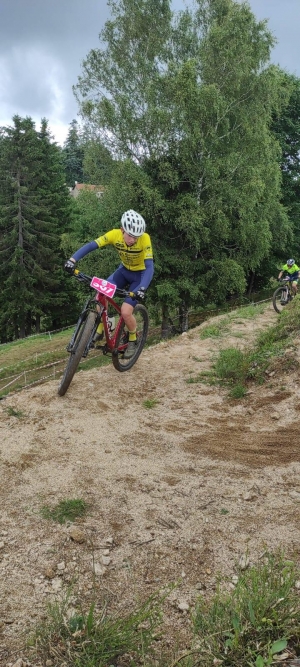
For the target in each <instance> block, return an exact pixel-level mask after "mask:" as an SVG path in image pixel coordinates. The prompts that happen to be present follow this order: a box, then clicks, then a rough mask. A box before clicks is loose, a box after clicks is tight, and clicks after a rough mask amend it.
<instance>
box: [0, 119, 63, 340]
mask: <svg viewBox="0 0 300 667" xmlns="http://www.w3.org/2000/svg"><path fill="white" fill-rule="evenodd" d="M68 219H69V199H68V191H67V188H66V187H65V185H64V173H63V169H62V166H61V164H60V162H59V149H58V147H57V146H56V145H55V144H54V143H51V141H50V137H49V133H48V129H47V122H46V121H42V128H41V132H37V131H36V129H35V124H34V122H33V120H32V119H31V118H25V119H22V118H20V117H19V116H14V118H13V126H11V127H6V128H4V130H3V132H2V141H1V153H0V259H1V262H0V279H1V286H2V289H1V293H0V324H1V332H2V333H1V335H2V340H3V338H4V339H5V340H10V339H12V338H23V337H24V336H26V335H28V334H30V333H31V331H32V327H34V329H35V330H39V328H40V319H41V317H43V316H47V317H48V319H49V320H50V321H51V320H53V319H55V313H56V309H57V307H58V306H59V304H60V303H61V302H62V301H64V303H65V306H66V304H67V303H68V302H69V301H70V299H69V296H68V294H67V293H66V290H64V292H63V289H64V288H63V281H64V279H63V277H62V268H61V267H62V266H63V257H62V252H61V249H60V245H61V234H62V232H63V231H64V229H65V228H66V225H67V221H68ZM67 289H68V288H67Z"/></svg>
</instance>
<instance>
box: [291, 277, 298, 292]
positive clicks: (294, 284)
mask: <svg viewBox="0 0 300 667" xmlns="http://www.w3.org/2000/svg"><path fill="white" fill-rule="evenodd" d="M297 283H298V281H297V280H293V282H292V290H293V294H294V295H296V294H297V290H298V287H297Z"/></svg>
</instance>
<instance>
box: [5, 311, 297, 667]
mask: <svg viewBox="0 0 300 667" xmlns="http://www.w3.org/2000/svg"><path fill="white" fill-rule="evenodd" d="M277 317H278V316H277V315H276V314H275V312H274V311H273V310H272V308H271V306H269V305H268V306H267V308H266V310H265V312H264V314H262V315H259V316H257V317H255V318H252V319H243V318H242V316H241V317H239V316H237V317H236V318H235V319H233V320H232V324H231V326H230V330H229V331H227V332H225V333H224V335H223V336H221V337H218V338H207V339H204V340H202V339H201V338H200V332H201V329H202V328H203V327H204V326H206V324H203V325H201V327H198V328H197V329H193V330H191V331H190V332H188V333H187V334H183V335H182V336H180V337H178V338H176V339H173V340H171V341H168V342H165V343H161V344H159V345H157V346H154V347H151V348H148V349H147V350H145V351H144V352H143V354H142V356H141V357H140V359H139V361H138V362H137V364H136V366H135V367H134V368H133V369H132V370H131V371H130V372H128V373H122V374H119V373H118V372H117V371H115V369H114V368H113V366H112V365H110V366H107V367H103V368H101V369H99V370H95V369H94V370H90V371H84V372H83V371H81V372H79V373H77V374H76V376H75V378H74V380H73V382H72V384H71V386H70V389H69V391H68V392H67V394H66V395H65V396H64V397H59V396H58V395H57V383H55V382H53V381H51V382H49V383H47V384H44V385H41V386H39V387H35V388H31V389H29V390H25V391H23V392H19V393H16V394H14V395H11V396H9V397H7V398H6V399H5V400H3V401H1V403H0V466H1V479H2V484H1V488H0V497H1V523H0V573H1V578H0V591H1V595H0V664H1V665H3V666H4V667H7V666H8V665H17V666H18V667H23V666H25V665H27V664H29V663H30V664H31V665H34V667H35V666H36V665H37V664H38V662H35V661H34V658H33V657H32V656H31V657H30V651H29V649H28V648H27V646H26V639H27V637H28V633H29V632H30V631H31V630H32V629H33V628H34V627H35V624H36V623H39V622H40V621H42V620H43V619H44V618H45V616H46V612H47V605H48V603H49V602H51V601H52V602H53V601H54V600H59V599H63V598H64V597H65V596H66V594H67V591H71V593H70V596H71V597H70V605H71V607H72V608H74V609H77V608H78V605H79V604H80V605H83V607H84V608H88V606H89V604H90V602H91V600H92V599H94V598H95V596H96V601H97V606H98V607H99V608H100V607H101V606H102V605H103V604H105V605H106V606H107V610H108V612H113V613H122V612H123V611H124V609H127V610H128V609H130V608H134V607H135V606H136V604H137V603H138V602H139V601H140V600H144V599H145V598H146V597H147V596H149V595H150V594H151V593H152V592H153V591H157V590H159V589H161V588H163V587H164V586H165V585H166V584H169V583H172V582H177V586H176V587H175V588H174V589H173V590H172V592H171V593H170V594H169V596H168V597H167V599H166V602H165V607H164V633H165V640H164V642H165V645H166V646H169V647H170V646H173V647H174V649H175V648H176V647H179V648H180V649H182V648H184V647H185V646H186V645H188V642H189V627H190V625H189V613H190V611H191V610H192V609H193V605H194V603H195V600H196V598H197V596H199V594H200V593H202V594H204V595H209V594H210V593H211V592H212V591H213V590H214V588H215V584H216V578H217V576H218V575H219V573H221V574H222V575H226V576H228V577H229V581H231V580H232V578H233V581H234V576H235V575H236V572H237V570H238V569H239V568H240V567H245V566H247V564H248V563H250V564H251V563H255V562H257V560H258V559H259V558H260V556H261V555H262V554H263V553H264V552H265V550H275V549H278V548H279V547H282V548H283V549H284V550H285V552H286V553H287V554H288V553H289V554H295V553H296V554H298V553H299V544H300V523H299V507H300V478H299V473H300V463H299V462H300V447H299V422H300V396H299V373H298V370H297V369H296V368H293V367H292V368H291V369H290V370H289V371H288V372H286V371H284V370H283V367H282V365H281V363H278V365H277V367H274V369H273V371H272V374H271V375H270V376H268V377H267V379H266V382H265V383H264V384H263V385H262V386H258V387H255V388H251V389H250V391H249V392H248V394H247V395H246V397H245V398H243V399H241V400H232V399H231V400H230V399H229V398H228V391H227V390H226V389H225V388H219V387H216V386H210V385H208V384H204V383H201V382H197V383H188V382H187V380H188V379H189V378H190V377H195V375H197V373H199V372H200V371H202V370H205V369H209V368H211V363H212V360H213V358H214V355H215V354H216V352H217V351H218V349H219V348H220V347H230V346H240V347H244V346H246V345H249V344H251V342H253V340H254V339H255V336H256V334H257V331H258V330H259V329H262V328H266V327H268V326H270V324H272V323H273V322H275V320H276V318H277ZM145 400H147V401H152V404H153V403H155V404H154V405H153V407H152V408H149V407H148V408H147V407H145V406H144V404H143V403H144V401H145ZM12 413H14V414H12ZM70 498H82V499H84V500H85V501H86V503H87V504H88V508H89V509H88V514H87V516H86V517H85V518H84V519H78V520H77V521H76V522H75V524H65V525H60V524H57V523H54V522H51V521H48V520H46V519H43V518H42V516H41V508H42V507H43V506H44V505H48V506H54V505H55V504H57V502H59V501H60V500H65V499H70ZM54 664H55V662H53V665H54ZM49 667H50V663H49Z"/></svg>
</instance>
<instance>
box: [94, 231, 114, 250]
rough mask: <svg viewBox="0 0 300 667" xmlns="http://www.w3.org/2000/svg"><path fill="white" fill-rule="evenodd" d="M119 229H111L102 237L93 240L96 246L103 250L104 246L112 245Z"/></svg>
mask: <svg viewBox="0 0 300 667" xmlns="http://www.w3.org/2000/svg"><path fill="white" fill-rule="evenodd" d="M118 232H119V229H111V231H110V232H106V234H104V235H103V236H99V237H98V238H97V239H95V242H96V243H97V246H98V247H99V248H104V246H106V245H114V244H115V242H116V240H117V234H118Z"/></svg>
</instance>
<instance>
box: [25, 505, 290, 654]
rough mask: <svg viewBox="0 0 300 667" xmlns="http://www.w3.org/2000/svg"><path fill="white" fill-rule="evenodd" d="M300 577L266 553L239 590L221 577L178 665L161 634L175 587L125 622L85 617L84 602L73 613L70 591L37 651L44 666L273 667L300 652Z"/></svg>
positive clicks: (201, 603) (243, 574)
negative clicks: (299, 587) (166, 606)
mask: <svg viewBox="0 0 300 667" xmlns="http://www.w3.org/2000/svg"><path fill="white" fill-rule="evenodd" d="M221 513H222V514H224V515H225V514H227V513H228V512H227V510H226V509H224V508H223V509H222V510H221ZM299 578H300V572H299V568H297V566H296V564H295V563H294V562H293V561H292V560H287V559H286V558H285V556H284V554H282V553H275V554H269V553H265V554H264V555H263V556H262V558H261V559H260V561H259V563H258V564H256V565H253V566H251V567H249V568H248V569H247V570H246V571H245V570H241V568H239V567H238V568H237V575H236V581H235V586H234V588H233V589H232V582H231V581H228V580H227V579H224V578H221V577H220V579H219V583H218V586H217V591H216V593H215V594H214V596H213V597H212V598H210V599H208V598H207V597H204V596H200V597H199V598H198V599H197V600H196V604H195V609H194V612H193V613H191V615H190V616H188V617H187V620H188V624H189V628H191V629H192V635H191V644H190V646H189V648H188V649H187V650H186V651H185V652H184V653H183V654H181V655H178V656H177V658H176V659H175V660H174V653H173V651H172V650H171V649H170V648H169V650H168V651H167V650H166V649H164V647H163V645H164V637H163V634H162V620H163V613H162V611H163V603H164V601H165V599H166V597H167V596H168V594H169V592H170V591H171V590H172V588H173V586H169V587H167V589H165V591H164V593H162V594H160V593H154V594H153V595H152V596H150V597H149V598H148V599H147V600H146V601H145V602H144V603H143V604H141V605H140V606H137V607H136V609H135V610H133V611H131V612H130V613H128V614H126V615H124V616H118V617H115V616H109V614H108V613H107V609H106V605H104V606H103V604H102V606H101V607H100V606H99V603H98V606H97V603H96V602H93V603H92V604H90V606H89V608H88V609H87V610H84V609H82V608H81V607H80V601H78V600H77V602H76V605H75V607H76V608H74V601H73V598H72V595H71V593H70V592H69V593H68V594H67V595H66V597H65V599H64V600H60V601H59V602H56V603H54V604H52V605H50V606H49V609H48V618H47V620H46V621H45V623H44V624H43V625H42V626H41V627H39V628H38V629H37V631H36V633H35V635H34V636H33V637H31V639H30V644H31V646H32V649H33V650H34V651H35V653H36V656H37V657H38V658H39V659H41V660H42V662H43V664H47V661H48V660H54V661H55V664H57V665H62V664H65V665H66V666H67V667H71V666H72V667H73V665H76V667H107V665H124V666H125V665H133V666H134V665H141V664H142V665H145V666H147V667H157V666H158V665H160V666H161V667H175V666H176V665H178V664H179V665H180V666H182V667H198V666H199V667H212V666H213V665H218V666H221V665H222V666H224V667H267V666H270V665H272V664H277V662H278V661H279V662H282V661H283V660H287V659H291V658H293V657H295V655H296V654H297V653H298V652H299V650H300V596H299V593H298V590H297V582H298V581H299ZM229 584H231V589H230V590H229ZM157 640H159V643H158V644H157ZM157 645H158V646H159V654H160V655H159V656H158V655H157ZM162 655H163V656H164V657H163V659H162ZM158 657H160V660H157V658H158ZM49 664H50V663H49ZM284 664H285V663H284ZM291 664H292V663H291Z"/></svg>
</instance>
